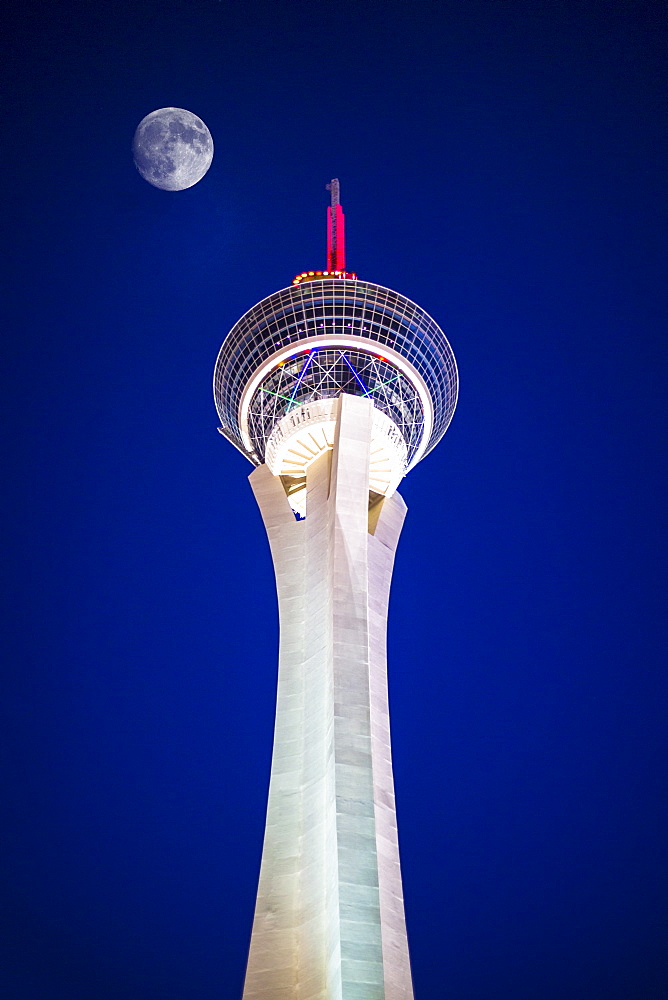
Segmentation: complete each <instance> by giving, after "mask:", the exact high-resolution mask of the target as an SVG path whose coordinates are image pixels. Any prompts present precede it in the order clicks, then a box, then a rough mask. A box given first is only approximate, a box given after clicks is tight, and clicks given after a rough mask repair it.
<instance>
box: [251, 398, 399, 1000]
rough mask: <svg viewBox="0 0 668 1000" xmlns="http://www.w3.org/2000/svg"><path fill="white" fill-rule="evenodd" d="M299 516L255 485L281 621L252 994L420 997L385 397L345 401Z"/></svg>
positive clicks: (313, 468)
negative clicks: (380, 424) (382, 472)
mask: <svg viewBox="0 0 668 1000" xmlns="http://www.w3.org/2000/svg"><path fill="white" fill-rule="evenodd" d="M338 407H339V412H338V416H337V425H336V435H335V442H334V448H333V450H331V451H328V452H326V453H324V454H322V455H321V456H320V457H319V458H317V459H315V460H314V461H313V462H312V464H311V465H310V466H309V467H308V470H307V502H306V518H305V520H303V521H296V520H295V518H294V514H293V512H292V510H291V508H290V505H289V503H288V500H287V498H286V494H285V491H284V489H283V486H282V484H281V481H280V479H279V478H277V477H274V476H272V475H271V473H270V472H269V470H268V469H267V467H266V466H264V465H263V466H260V467H259V468H257V469H256V470H255V471H254V472H253V473H252V475H251V476H250V482H251V486H252V488H253V491H254V493H255V497H256V499H257V502H258V505H259V507H260V511H261V513H262V517H263V520H264V523H265V527H266V530H267V535H268V538H269V543H270V546H271V552H272V558H273V562H274V568H275V573H276V586H277V591H278V601H279V615H280V630H281V641H280V654H279V672H278V694H277V707H276V727H275V733H274V751H273V760H272V769H271V780H270V788H269V804H268V809H267V824H266V832H265V840H264V847H263V854H262V866H261V872H260V884H259V889H258V897H257V904H256V909H255V919H254V923H253V932H252V938H251V947H250V955H249V960H248V969H247V973H246V983H245V988H244V1000H412V997H413V990H412V984H411V975H410V965H409V958H408V945H407V940H406V926H405V919H404V906H403V893H402V887H401V873H400V868H399V848H398V841H397V825H396V813H395V805H394V785H393V779H392V763H391V753H390V733H389V713H388V701H387V664H386V625H387V605H388V598H389V590H390V581H391V575H392V567H393V563H394V554H395V550H396V546H397V542H398V540H399V534H400V532H401V527H402V524H403V520H404V516H405V513H406V506H405V504H404V502H403V500H402V499H401V497H400V496H399V495H398V494H397V493H395V494H394V495H393V496H391V497H389V498H384V499H381V500H379V501H378V502H377V503H376V504H375V505H374V506H373V507H372V508H371V509H370V508H369V462H370V443H371V435H372V420H373V413H374V407H373V402H372V401H371V400H370V399H368V398H364V397H362V396H350V395H342V396H340V397H339V400H338Z"/></svg>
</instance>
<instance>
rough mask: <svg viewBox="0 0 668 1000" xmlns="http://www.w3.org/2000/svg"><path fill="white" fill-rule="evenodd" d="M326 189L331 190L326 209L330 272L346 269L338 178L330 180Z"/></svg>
mask: <svg viewBox="0 0 668 1000" xmlns="http://www.w3.org/2000/svg"><path fill="white" fill-rule="evenodd" d="M327 190H328V191H331V192H332V203H331V205H330V207H329V208H328V209H327V270H328V271H329V272H330V273H331V272H332V271H345V269H346V232H345V219H344V215H343V209H342V208H341V203H340V201H339V193H340V189H339V181H338V178H336V177H335V178H334V179H333V180H332V181H330V183H329V184H328V185H327Z"/></svg>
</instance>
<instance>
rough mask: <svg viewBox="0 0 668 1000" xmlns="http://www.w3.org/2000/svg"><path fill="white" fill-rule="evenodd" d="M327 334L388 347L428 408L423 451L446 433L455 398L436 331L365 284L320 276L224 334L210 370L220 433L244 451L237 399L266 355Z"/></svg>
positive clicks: (452, 371)
mask: <svg viewBox="0 0 668 1000" xmlns="http://www.w3.org/2000/svg"><path fill="white" fill-rule="evenodd" d="M328 334H330V335H336V336H341V335H350V336H355V337H364V338H368V340H369V342H370V344H369V350H370V352H374V351H377V352H378V353H381V351H382V347H383V346H386V347H390V348H392V349H394V350H395V351H397V352H398V353H399V354H400V355H402V357H404V358H405V359H406V361H408V362H409V363H410V364H411V365H412V366H413V368H414V369H415V370H416V371H417V372H418V373H419V374H420V375H421V376H422V379H423V380H424V382H425V384H426V386H427V389H428V390H429V394H430V396H431V399H432V404H433V408H434V424H433V428H432V433H431V436H430V439H429V443H428V445H427V448H426V452H428V451H430V450H431V449H432V448H433V447H434V445H435V444H436V443H437V442H438V441H439V440H440V439H441V437H442V436H443V434H444V433H445V431H446V429H447V427H448V424H449V423H450V420H451V419H452V414H453V412H454V409H455V405H456V402H457V384H458V383H457V366H456V363H455V358H454V354H453V353H452V349H451V347H450V345H449V343H448V341H447V339H446V337H445V334H444V333H443V331H442V330H441V329H440V327H439V326H438V325H437V324H436V323H435V322H434V320H433V319H432V318H431V317H430V316H429V315H428V314H427V313H426V312H425V311H424V310H423V309H421V308H420V307H419V306H418V305H416V304H415V303H414V302H411V301H410V299H407V298H405V297H404V296H403V295H399V294H398V293H397V292H393V291H392V290H391V289H389V288H383V287H382V286H381V285H373V284H371V283H370V282H366V281H351V280H343V281H328V280H327V279H324V280H322V281H309V282H305V283H304V284H301V285H293V286H291V287H289V288H284V289H282V290H281V291H279V292H275V293H274V294H273V295H270V296H269V297H268V298H266V299H263V300H262V302H259V303H258V304H257V305H255V306H253V308H252V309H250V310H249V311H248V312H247V313H246V314H245V315H244V316H242V317H241V319H240V320H239V321H238V322H237V323H236V324H235V325H234V327H233V328H232V330H231V331H230V333H229V334H228V335H227V337H226V338H225V341H224V343H223V346H222V347H221V349H220V353H219V355H218V360H217V362H216V370H215V374H214V396H215V399H216V407H217V410H218V414H219V416H220V419H221V423H222V425H223V428H224V429H225V433H226V434H227V435H228V436H230V437H231V438H232V439H233V440H235V441H236V442H237V443H238V444H239V445H240V446H241V447H242V449H243V445H242V441H241V434H240V428H239V405H240V401H241V397H242V394H243V391H244V389H245V387H246V386H247V385H248V383H249V381H250V380H251V379H252V377H253V375H254V373H255V372H256V371H257V370H258V368H260V366H261V365H262V364H263V363H264V362H266V361H267V359H269V358H271V357H272V355H274V354H276V353H278V352H279V351H281V350H284V349H285V348H286V347H289V346H290V345H291V344H295V345H299V344H300V343H301V342H303V341H306V340H308V339H309V337H316V336H317V337H320V336H323V335H328ZM304 346H306V345H304ZM379 347H380V350H378V348H379ZM339 391H340V390H339ZM393 419H394V418H393ZM258 430H260V428H258ZM262 434H264V429H262ZM426 452H425V454H426Z"/></svg>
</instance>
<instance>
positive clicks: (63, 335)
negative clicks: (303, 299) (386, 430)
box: [0, 0, 668, 1000]
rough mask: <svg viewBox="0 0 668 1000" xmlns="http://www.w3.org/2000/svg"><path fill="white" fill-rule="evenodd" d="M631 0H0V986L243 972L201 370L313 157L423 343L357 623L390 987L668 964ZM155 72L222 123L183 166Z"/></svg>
mask: <svg viewBox="0 0 668 1000" xmlns="http://www.w3.org/2000/svg"><path fill="white" fill-rule="evenodd" d="M665 13H666V8H665V7H664V6H663V5H662V4H660V3H657V2H649V3H641V2H634V0H625V2H618V3H615V2H591V0H579V2H569V0H560V2H558V0H545V2H542V3H538V2H531V3H529V2H522V0H518V2H514V0H506V2H500V0H496V2H495V0H486V2H481V0H457V2H454V0H452V2H447V0H443V2H427V0H403V2H400V0H384V2H380V0H366V2H364V3H354V4H353V3H350V2H348V0H343V2H341V3H337V4H314V3H308V4H307V3H302V2H296V0H295V2H290V3H287V2H280V0H274V2H273V3H269V2H248V3H231V2H229V0H187V2H186V0H160V2H157V0H141V2H139V3H138V2H136V0H133V2H128V0H115V2H113V3H101V2H96V3H84V2H73V0H60V2H55V3H50V4H43V3H37V2H36V0H25V2H23V3H22V4H16V5H14V10H13V12H12V13H11V15H10V17H9V18H8V21H7V23H6V27H5V30H4V32H3V46H4V48H5V58H4V60H3V69H2V73H3V92H4V95H5V96H4V102H3V104H4V107H5V108H6V109H8V110H9V112H10V116H11V117H9V118H6V119H5V121H6V124H5V140H6V141H5V144H4V149H5V153H4V162H3V170H4V174H5V179H4V183H3V189H2V190H3V200H4V202H5V207H4V216H5V236H4V250H5V253H4V257H5V261H6V263H5V264H4V265H3V278H4V279H5V284H6V289H7V291H6V293H5V295H4V310H3V311H4V313H5V321H4V323H3V333H2V344H3V358H4V362H3V366H2V367H3V376H4V380H5V387H4V391H3V394H2V406H3V410H4V412H5V416H6V430H5V433H4V435H3V447H4V450H5V452H6V454H5V460H4V465H5V468H6V470H7V472H6V481H7V487H8V488H7V489H6V490H5V491H4V512H3V526H4V528H5V529H6V530H5V532H4V535H5V539H6V550H5V554H4V577H3V582H4V584H5V588H6V592H7V600H6V602H5V608H6V612H5V620H4V628H3V633H2V635H3V645H4V655H3V662H4V666H3V680H4V685H3V686H4V695H3V698H2V715H3V720H2V723H1V725H2V731H3V734H4V740H3V742H4V743H5V748H6V749H5V754H4V756H5V760H6V767H5V771H4V779H3V780H4V784H5V788H4V793H3V803H4V805H3V812H4V816H3V821H2V825H1V828H2V837H3V841H4V846H3V849H2V858H3V863H2V876H1V878H2V882H1V885H2V904H3V906H2V912H3V920H4V923H5V927H4V933H3V935H2V939H3V945H2V948H3V950H4V951H5V952H6V954H5V955H4V958H3V961H2V972H0V996H2V998H3V1000H5V998H6V1000H118V998H120V997H123V998H124V1000H239V998H240V996H241V988H242V981H243V974H244V966H245V959H246V950H247V946H248V941H249V937H250V927H251V919H252V911H253V905H254V899H255V891H256V882H257V875H258V869H259V859H260V850H261V839H262V831H263V821H264V809H265V804H266V795H267V784H268V774H269V763H270V752H271V731H272V717H273V704H274V694H275V672H276V651H277V619H276V607H275V595H274V583H273V575H272V570H271V564H270V557H269V551H268V546H267V543H266V539H265V537H264V533H263V529H262V525H261V521H260V516H259V513H258V511H257V509H256V507H255V504H254V501H253V498H252V495H251V492H250V489H249V487H248V485H247V483H246V476H247V475H248V473H249V472H250V471H251V470H250V466H249V465H248V464H247V463H245V462H244V460H243V459H242V458H241V456H240V455H239V454H237V452H235V451H234V450H233V449H232V448H231V447H230V446H229V445H227V444H226V443H225V442H224V441H223V440H222V438H221V437H220V435H218V434H217V433H216V426H217V419H216V414H215V411H214V407H213V402H212V396H211V376H212V369H213V363H214V360H215V356H216V353H217V350H218V347H219V346H220V343H221V342H222V340H223V338H224V336H225V334H226V333H227V331H228V330H229V328H230V327H231V325H232V324H233V323H234V321H235V320H236V319H237V318H238V317H239V316H240V315H241V314H242V313H243V312H244V311H245V310H246V309H247V308H249V307H250V306H251V305H253V304H254V303H255V302H257V301H258V300H259V299H261V298H263V297H264V296H265V295H267V294H269V293H271V292H272V291H274V290H276V289H278V288H281V287H284V286H285V285H287V284H289V283H290V281H291V279H292V277H293V275H294V274H295V272H297V271H301V270H302V269H309V268H314V267H322V266H323V265H324V240H325V207H326V204H327V193H326V192H325V183H326V182H327V181H328V180H329V179H330V178H331V177H335V176H338V177H339V178H340V179H341V184H342V202H343V205H344V208H345V211H346V219H347V243H348V263H349V266H350V267H351V268H353V269H355V270H356V271H357V272H358V273H359V274H360V276H361V277H364V278H366V279H368V280H370V281H375V282H378V283H379V284H383V285H387V286H389V287H391V288H394V289H396V290H397V291H399V292H401V293H403V294H405V295H407V296H408V297H410V298H411V299H414V300H415V301H417V302H418V303H419V304H420V305H421V306H423V307H424V308H425V309H426V310H427V311H428V312H430V313H431V314H432V315H433V316H434V317H435V318H436V320H437V321H438V322H439V323H440V324H441V325H442V326H443V328H444V329H445V331H446V333H447V334H448V336H449V338H450V340H451V343H452V345H453V348H454V350H455V353H456V355H457V359H458V362H459V366H460V374H461V396H460V403H459V407H458V409H457V412H456V414H455V418H454V421H453V423H452V426H451V428H450V430H449V431H448V433H447V435H446V437H445V439H444V441H443V442H442V444H441V445H439V447H438V448H437V450H436V451H435V452H433V453H432V455H431V456H429V457H428V458H427V459H426V460H425V461H424V462H423V463H422V464H421V465H419V466H418V468H417V469H416V470H415V471H414V472H413V473H411V475H410V477H409V478H408V479H407V480H406V481H405V482H404V484H403V486H402V488H401V492H402V494H403V495H404V497H405V499H406V501H407V503H408V506H409V516H408V519H407V522H406V527H405V529H404V535H403V538H402V541H401V543H400V548H399V553H398V558H397V566H396V572H395V583H394V589H393V595H392V600H391V621H390V627H389V642H390V684H391V699H392V717H393V741H394V754H395V773H396V782H397V797H398V808H399V823H400V835H401V847H402V860H403V873H404V885H405V894H406V906H407V917H408V928H409V938H410V946H411V953H412V959H413V967H414V979H415V989H416V1000H441V998H445V1000H565V998H568V1000H665V998H666V996H667V995H668V968H667V965H666V961H665V954H666V926H667V921H666V916H667V913H666V888H667V886H666V870H667V866H666V861H667V860H668V859H667V852H666V823H665V819H666V814H665V806H664V805H663V803H665V782H664V774H665V765H666V757H667V754H666V728H665V708H666V697H665V696H666V680H665V668H664V662H663V661H664V660H665V652H664V650H665V639H666V635H665V628H664V616H665V609H664V604H663V599H664V594H665V588H664V589H663V592H662V546H663V542H664V541H665V512H664V508H663V505H662V496H661V495H662V493H663V492H664V491H663V487H664V485H665V483H664V481H663V474H662V471H661V466H662V459H663V449H664V447H665V434H664V405H665V403H664V398H663V392H662V390H663V377H662V367H663V362H664V356H665V334H666V329H665V328H666V323H665V318H666V308H665V306H666V303H665V296H664V284H663V282H664V275H663V266H664V261H665V249H666V248H665V241H664V228H665V209H666V197H665V156H666V95H665V80H664V75H665V73H664V71H665V55H666V47H665V40H666V19H665ZM166 105H175V106H179V107H184V108H188V109H189V110H191V111H193V112H195V113H196V114H197V115H199V116H200V117H201V118H203V120H204V121H205V122H206V123H207V125H208V126H209V128H210V129H211V132H212V134H213V137H214V142H215V148H216V152H215V157H214V161H213V165H212V168H211V170H210V171H209V173H208V174H207V176H206V177H205V179H204V180H203V181H202V182H201V183H200V184H198V185H196V186H195V187H194V188H192V189H190V190H188V191H185V192H182V193H178V194H174V193H165V192H162V191H158V190H156V189H154V188H152V187H150V186H149V185H148V184H147V183H145V182H144V181H143V180H142V179H141V178H140V177H139V175H138V173H137V172H136V170H135V168H134V166H133V163H132V159H131V153H130V144H131V141H132V135H133V132H134V129H135V127H136V125H137V123H138V122H139V121H140V119H141V118H143V117H144V115H146V114H147V113H148V112H150V111H152V110H154V109H156V108H160V107H164V106H166ZM662 214H663V215H664V219H663V220H662ZM662 653H663V654H664V655H663V656H662V655H661V654H662Z"/></svg>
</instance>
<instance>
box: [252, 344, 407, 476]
mask: <svg viewBox="0 0 668 1000" xmlns="http://www.w3.org/2000/svg"><path fill="white" fill-rule="evenodd" d="M342 392H346V393H349V394H350V395H353V396H366V397H368V398H369V399H372V400H373V403H374V406H376V407H377V408H378V409H379V410H382V412H383V413H386V414H387V416H388V417H389V418H390V420H392V421H393V422H394V424H395V425H396V426H397V428H398V429H399V431H400V432H401V435H402V436H403V438H404V441H405V442H406V447H407V448H408V462H410V460H411V459H412V457H413V455H414V454H415V452H416V451H417V448H418V446H419V444H420V441H421V440H422V432H423V428H424V414H423V411H422V403H421V402H420V398H419V396H418V394H417V392H416V391H415V389H414V388H413V386H412V385H411V383H410V382H409V380H408V379H407V378H406V376H405V375H403V374H402V373H401V372H400V371H399V370H398V369H397V368H395V366H394V365H392V364H390V362H389V361H386V360H385V359H383V358H379V357H376V356H374V355H372V354H367V353H366V352H364V351H354V350H342V349H340V348H336V347H321V348H318V347H316V348H313V349H311V350H306V351H304V352H303V353H300V354H298V355H296V357H292V358H290V359H289V360H288V361H285V362H284V363H283V364H281V365H279V366H278V367H277V368H275V369H273V371H271V372H270V373H269V374H268V375H267V376H266V378H265V379H264V380H263V382H262V383H261V385H260V386H258V388H257V390H256V391H255V393H254V395H253V398H252V400H251V403H250V408H249V413H248V429H249V433H250V436H251V440H252V441H253V444H254V446H255V448H256V450H257V453H258V455H259V456H260V457H261V458H262V459H264V454H265V448H266V444H267V441H268V439H269V437H270V435H271V432H272V430H273V429H274V427H275V426H276V424H277V423H278V421H279V420H280V419H281V417H283V416H285V414H286V413H289V412H290V411H291V410H292V409H294V408H295V407H297V406H301V405H302V404H303V403H310V402H312V401H313V400H315V399H332V398H334V397H336V396H339V395H340V394H341V393H342Z"/></svg>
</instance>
